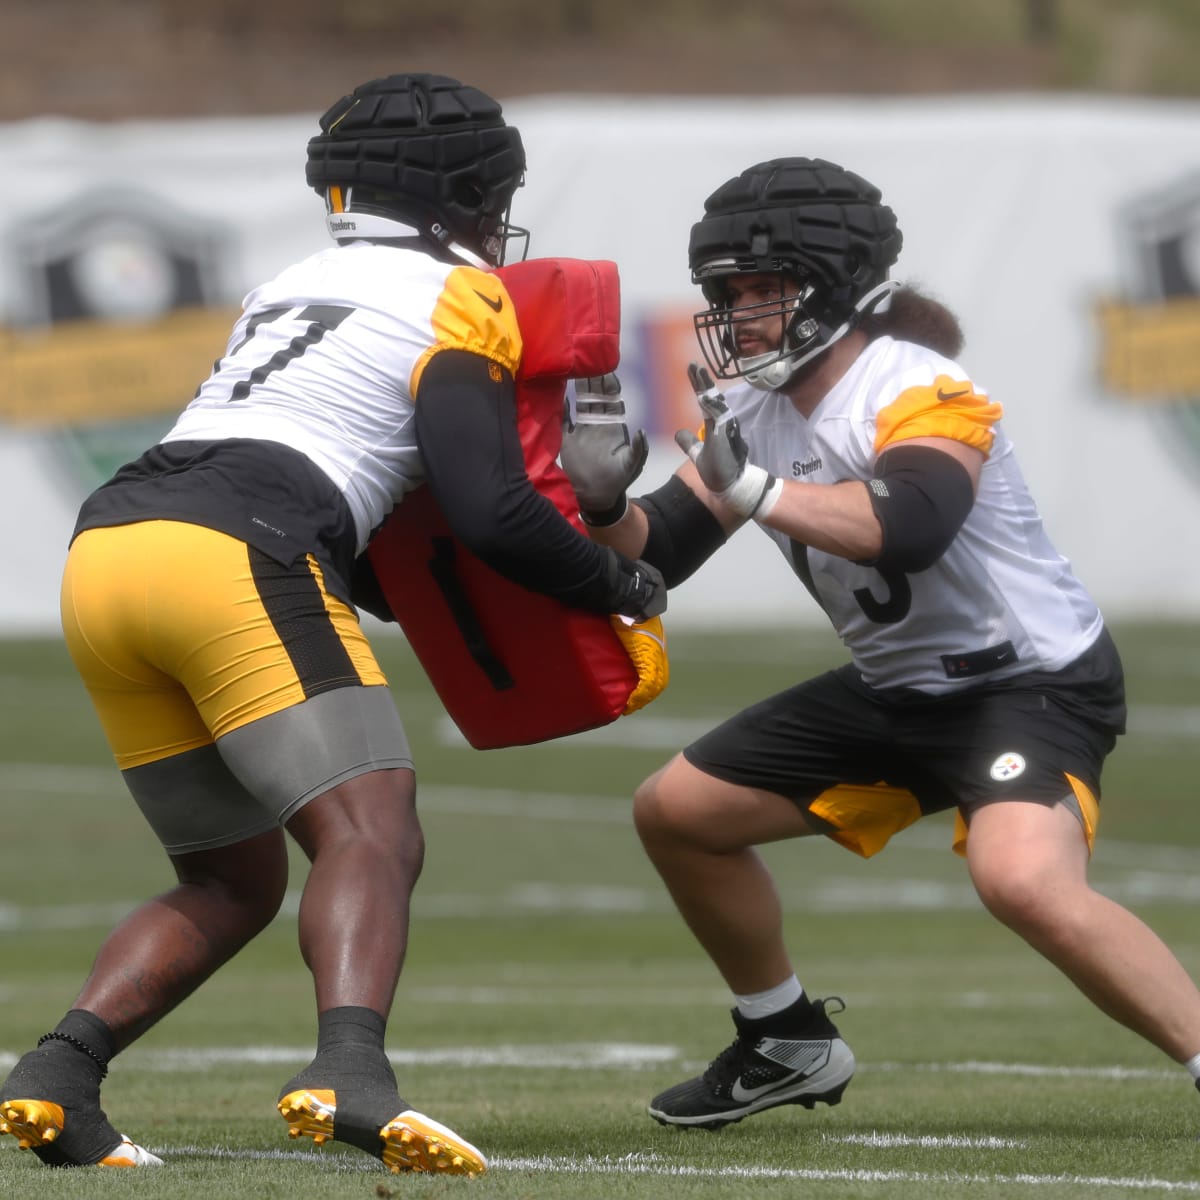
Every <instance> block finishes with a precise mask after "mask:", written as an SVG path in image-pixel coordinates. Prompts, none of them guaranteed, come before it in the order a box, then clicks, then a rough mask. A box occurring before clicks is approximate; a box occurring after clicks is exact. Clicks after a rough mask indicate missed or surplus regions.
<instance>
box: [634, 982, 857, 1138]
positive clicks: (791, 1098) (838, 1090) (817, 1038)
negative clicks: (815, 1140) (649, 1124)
mask: <svg viewBox="0 0 1200 1200" xmlns="http://www.w3.org/2000/svg"><path fill="white" fill-rule="evenodd" d="M831 1001H836V1002H837V1003H838V1004H839V1005H841V1008H838V1009H836V1010H835V1011H837V1012H841V1011H842V1009H844V1008H845V1005H844V1004H842V1001H841V1000H840V999H838V998H837V997H831ZM831 1001H827V1000H813V1001H811V1003H810V1002H809V1001H808V1000H807V999H803V1000H802V1001H800V1003H801V1004H803V1005H804V1006H805V1008H806V1011H805V1012H804V1014H803V1016H802V1017H801V1018H800V1019H799V1020H794V1024H792V1025H791V1026H790V1027H789V1022H788V1017H789V1012H790V1010H789V1012H784V1013H780V1014H779V1015H778V1016H776V1017H769V1018H766V1019H765V1020H759V1021H750V1020H747V1019H746V1018H745V1017H743V1016H742V1015H741V1014H740V1013H739V1012H737V1010H736V1009H735V1010H734V1013H733V1021H734V1024H735V1025H736V1026H737V1030H738V1036H737V1039H736V1040H735V1041H734V1043H733V1045H731V1046H730V1047H729V1048H728V1049H726V1050H724V1051H723V1052H722V1053H721V1054H719V1055H718V1056H717V1057H716V1058H715V1059H713V1061H712V1062H711V1063H710V1064H709V1066H708V1069H707V1070H706V1071H705V1072H704V1074H703V1075H698V1076H697V1077H696V1078H694V1079H688V1080H686V1081H685V1082H683V1083H678V1084H676V1085H675V1086H674V1087H671V1088H668V1089H667V1090H666V1091H665V1092H662V1093H660V1094H659V1095H657V1096H655V1097H654V1099H653V1100H652V1101H651V1102H650V1110H649V1111H650V1115H651V1116H652V1117H653V1118H654V1119H655V1120H656V1121H658V1122H659V1123H660V1124H662V1125H679V1126H683V1127H686V1128H692V1129H720V1128H721V1126H723V1125H730V1124H732V1123H733V1122H734V1121H740V1120H742V1118H743V1117H748V1116H750V1115H751V1114H752V1113H756V1112H761V1111H762V1110H763V1109H765V1108H775V1107H777V1106H778V1105H781V1104H799V1105H802V1106H803V1107H804V1108H812V1107H814V1106H815V1105H816V1104H818V1103H821V1104H831V1105H832V1104H837V1103H838V1102H839V1101H840V1100H841V1098H842V1093H843V1092H844V1091H845V1090H846V1085H847V1084H848V1083H849V1082H850V1080H851V1079H852V1078H853V1076H854V1065H855V1064H854V1055H853V1054H852V1053H851V1051H850V1047H849V1046H847V1045H846V1043H845V1042H844V1041H843V1040H842V1038H841V1037H840V1035H839V1034H838V1031H837V1027H836V1026H835V1025H834V1024H833V1022H832V1021H831V1020H830V1019H829V1017H828V1016H827V1015H826V1013H825V1006H826V1004H828V1003H830V1002H831Z"/></svg>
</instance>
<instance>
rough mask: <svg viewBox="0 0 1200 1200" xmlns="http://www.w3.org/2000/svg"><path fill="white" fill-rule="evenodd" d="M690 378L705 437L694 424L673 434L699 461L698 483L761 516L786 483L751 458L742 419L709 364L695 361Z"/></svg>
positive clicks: (745, 514) (734, 505)
mask: <svg viewBox="0 0 1200 1200" xmlns="http://www.w3.org/2000/svg"><path fill="white" fill-rule="evenodd" d="M688 379H690V380H691V384H692V388H693V390H694V391H695V393H696V399H697V401H698V402H699V404H700V411H701V412H702V413H703V414H704V437H703V438H698V437H697V436H696V435H695V434H694V433H693V432H692V431H691V430H690V429H680V430H679V431H678V432H677V433H676V434H675V444H676V445H677V446H678V447H679V448H680V449H681V450H682V451H683V452H684V454H686V455H687V456H688V458H690V459H691V460H692V462H694V463H695V464H696V471H697V473H698V474H699V476H700V482H701V483H703V484H704V486H705V487H706V488H708V490H709V491H710V492H712V493H713V495H714V496H716V497H717V498H718V499H719V500H721V501H722V502H724V503H725V504H727V505H729V507H730V508H732V509H733V511H734V512H736V513H737V514H738V515H739V516H743V517H755V518H759V519H761V518H762V517H765V516H766V515H767V513H768V512H769V511H770V510H771V509H772V508H773V507H774V506H775V501H776V500H778V498H779V493H780V492H781V491H782V490H783V485H782V484H781V483H780V482H779V480H777V479H776V478H775V477H774V476H773V475H771V474H769V473H768V472H767V471H765V470H763V468H762V467H756V466H754V464H753V463H751V462H750V461H749V458H750V451H749V448H748V447H747V445H746V441H745V439H744V438H743V437H742V431H741V428H740V427H739V425H738V419H737V417H735V416H734V415H733V413H732V412H731V411H730V409H729V405H728V404H726V403H725V397H724V395H722V393H721V391H720V390H719V389H718V388H717V386H716V384H715V383H713V378H712V376H711V375H710V374H709V373H708V368H707V367H702V366H699V365H698V364H697V363H691V364H689V366H688Z"/></svg>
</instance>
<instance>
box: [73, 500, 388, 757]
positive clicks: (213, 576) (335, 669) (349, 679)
mask: <svg viewBox="0 0 1200 1200" xmlns="http://www.w3.org/2000/svg"><path fill="white" fill-rule="evenodd" d="M62 621H63V631H64V633H65V635H66V641H67V647H68V649H69V650H70V652H71V656H72V658H73V659H74V660H75V665H76V667H77V668H78V670H79V673H80V675H81V676H82V678H83V682H84V684H85V686H86V687H87V690H88V692H89V694H90V695H91V698H92V701H93V703H94V704H95V707H96V711H97V713H98V715H99V718H100V722H101V725H102V726H103V728H104V733H105V735H106V737H107V738H108V742H109V745H110V746H111V748H112V752H113V756H114V757H115V759H116V761H117V765H118V766H119V767H120V768H121V770H123V771H124V770H128V769H130V768H134V767H139V766H143V765H144V764H147V763H154V762H158V761H159V760H161V759H165V758H169V757H170V756H172V755H176V754H182V753H185V752H186V751H189V750H194V749H197V748H199V747H203V746H208V745H211V744H212V743H213V742H214V741H215V740H216V739H217V738H220V737H223V736H224V735H225V734H228V733H231V732H233V731H234V730H237V729H240V728H241V727H242V726H244V725H247V724H249V723H250V722H251V721H256V720H258V719H259V718H261V717H267V716H270V715H272V714H274V713H278V712H281V711H283V710H284V709H287V708H290V707H292V706H294V705H297V704H301V703H302V702H303V701H305V700H307V699H309V698H311V697H313V696H317V695H320V694H322V693H324V692H330V691H334V690H336V689H338V688H345V687H356V686H373V685H379V686H385V685H386V683H387V680H386V679H385V678H384V675H383V673H382V671H380V669H379V665H378V663H377V662H376V660H375V655H374V653H373V652H372V650H371V647H370V645H369V644H368V642H367V639H366V637H365V636H364V635H363V632H362V630H361V628H360V627H359V623H358V617H357V615H356V614H355V612H354V610H353V609H352V608H350V607H349V606H348V605H347V604H345V603H343V602H342V601H341V600H339V599H337V598H336V597H335V596H332V595H330V594H329V593H328V592H327V591H326V589H325V581H324V577H323V575H322V572H321V569H320V567H319V566H318V564H317V562H316V560H315V559H314V558H313V557H312V556H311V555H309V556H308V558H307V560H300V561H297V562H294V563H291V564H288V565H286V566H284V565H281V564H279V563H277V562H275V560H273V559H271V558H270V557H268V556H267V555H265V554H263V553H262V552H261V551H258V550H256V549H254V548H253V547H251V546H248V545H246V544H245V543H244V542H240V541H238V540H237V539H236V538H231V537H228V536H227V535H225V534H223V533H218V532H216V531H215V530H212V529H207V528H204V527H203V526H199V525H188V524H184V523H181V522H177V521H143V522H138V523H135V524H131V525H117V526H112V527H108V528H100V529H89V530H87V531H85V532H84V533H81V534H80V535H79V536H78V537H77V538H76V539H75V541H74V543H73V545H72V547H71V551H70V553H69V555H68V557H67V564H66V570H65V573H64V576H63V584H62Z"/></svg>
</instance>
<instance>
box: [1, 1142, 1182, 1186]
mask: <svg viewBox="0 0 1200 1200" xmlns="http://www.w3.org/2000/svg"><path fill="white" fill-rule="evenodd" d="M4 1140H5V1141H9V1139H7V1138H6V1139H4ZM984 1140H985V1139H974V1141H976V1142H980V1143H982V1142H983V1141H984ZM922 1141H923V1142H924V1140H922ZM954 1144H955V1145H956V1144H957V1142H955V1143H954ZM13 1148H14V1149H15V1146H14V1147H13ZM146 1148H147V1149H148V1150H151V1151H152V1152H153V1153H155V1154H158V1155H161V1156H162V1157H163V1158H164V1159H166V1161H167V1168H168V1169H169V1168H170V1166H171V1159H172V1158H173V1157H178V1158H189V1159H196V1158H199V1159H215V1160H217V1161H220V1162H281V1163H287V1162H302V1163H304V1164H305V1166H317V1167H319V1168H322V1169H324V1170H327V1171H329V1172H331V1173H335V1174H348V1175H368V1174H369V1175H378V1174H380V1171H381V1169H380V1167H379V1165H378V1164H377V1163H374V1162H372V1161H371V1160H370V1159H368V1158H367V1157H366V1156H365V1155H363V1156H350V1155H340V1154H323V1153H322V1152H320V1151H312V1150H229V1149H225V1148H223V1147H213V1146H197V1145H194V1144H186V1143H185V1144H183V1145H178V1146H147V1147H146ZM930 1148H931V1149H932V1148H938V1147H936V1146H934V1145H931V1146H930ZM972 1148H973V1147H972ZM1014 1148H1018V1149H1019V1148H1020V1145H1019V1144H1016V1145H1015V1146H1014ZM488 1171H489V1172H495V1173H501V1172H509V1171H521V1172H534V1173H536V1174H539V1175H590V1176H612V1177H614V1178H616V1177H623V1178H629V1177H630V1176H650V1177H658V1178H666V1179H731V1180H743V1179H745V1180H760V1179H782V1180H797V1181H803V1182H806V1183H838V1182H841V1183H861V1184H868V1185H869V1184H879V1185H881V1187H886V1186H888V1185H894V1184H898V1183H914V1184H934V1183H944V1184H959V1185H979V1186H985V1187H986V1186H1001V1187H1012V1188H1018V1187H1020V1188H1030V1189H1036V1188H1045V1187H1086V1188H1093V1189H1096V1190H1108V1189H1121V1190H1124V1191H1138V1192H1146V1193H1150V1194H1153V1193H1163V1194H1172V1193H1173V1194H1177V1195H1198V1194H1200V1182H1196V1181H1192V1180H1175V1179H1156V1178H1154V1177H1153V1176H1144V1175H1143V1176H1128V1177H1124V1178H1123V1177H1121V1176H1114V1175H1036V1174H1033V1173H1031V1172H1011V1173H1009V1172H992V1173H985V1172H978V1171H975V1172H970V1173H966V1172H957V1171H894V1170H882V1169H862V1168H859V1169H851V1168H847V1169H842V1170H839V1169H828V1170H823V1169H820V1168H815V1167H695V1166H689V1165H687V1164H681V1163H674V1162H668V1161H666V1160H665V1159H663V1158H662V1156H660V1155H656V1154H650V1153H646V1152H644V1151H639V1152H636V1153H633V1154H627V1155H622V1156H607V1155H606V1156H596V1155H584V1156H582V1157H579V1158H573V1157H570V1156H567V1155H549V1154H545V1155H537V1156H535V1157H531V1158H505V1157H503V1156H497V1157H489V1159H488ZM383 1177H384V1178H390V1177H388V1176H383ZM155 1178H156V1179H157V1178H158V1176H157V1175H156V1176H155ZM879 1194H880V1195H881V1196H886V1195H887V1192H886V1191H884V1190H881V1191H880V1193H879Z"/></svg>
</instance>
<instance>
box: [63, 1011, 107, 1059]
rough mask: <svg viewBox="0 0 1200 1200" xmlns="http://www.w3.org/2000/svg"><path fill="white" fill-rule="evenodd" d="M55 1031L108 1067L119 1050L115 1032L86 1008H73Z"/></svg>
mask: <svg viewBox="0 0 1200 1200" xmlns="http://www.w3.org/2000/svg"><path fill="white" fill-rule="evenodd" d="M54 1033H60V1034H62V1035H63V1038H62V1040H64V1041H68V1042H70V1043H71V1044H72V1045H74V1046H75V1047H76V1049H81V1048H83V1053H84V1054H87V1055H88V1057H89V1058H92V1059H93V1060H94V1061H96V1062H97V1063H99V1064H100V1066H101V1067H103V1068H104V1069H105V1070H107V1069H108V1063H109V1060H110V1059H111V1058H112V1057H113V1055H114V1054H116V1052H117V1040H116V1038H115V1037H113V1032H112V1030H111V1029H109V1027H108V1026H107V1025H106V1024H105V1023H104V1022H103V1021H102V1020H100V1018H99V1017H98V1016H96V1014H95V1013H90V1012H88V1011H87V1009H84V1008H73V1009H71V1011H70V1012H68V1013H67V1015H66V1016H65V1017H63V1019H62V1020H61V1021H59V1023H58V1024H57V1025H55V1027H54Z"/></svg>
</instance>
